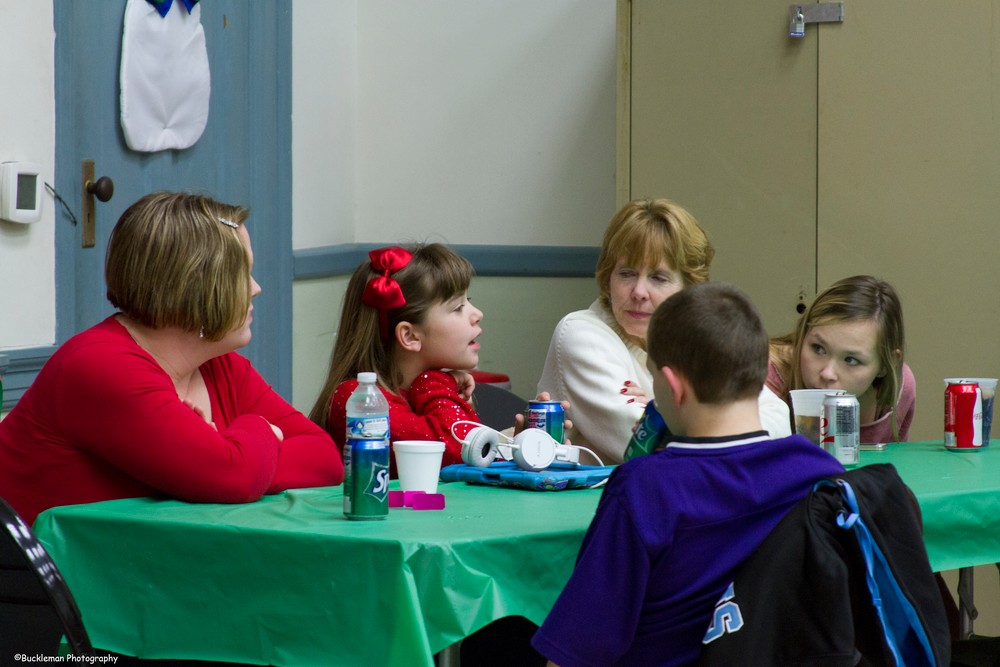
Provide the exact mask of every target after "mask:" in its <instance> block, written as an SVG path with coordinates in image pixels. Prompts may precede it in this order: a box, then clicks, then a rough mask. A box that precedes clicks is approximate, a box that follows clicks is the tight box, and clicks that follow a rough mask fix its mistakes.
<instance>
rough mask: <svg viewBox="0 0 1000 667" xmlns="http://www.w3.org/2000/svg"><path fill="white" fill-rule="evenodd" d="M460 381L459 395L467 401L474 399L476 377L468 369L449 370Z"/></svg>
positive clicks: (456, 380)
mask: <svg viewBox="0 0 1000 667" xmlns="http://www.w3.org/2000/svg"><path fill="white" fill-rule="evenodd" d="M448 373H449V374H450V375H451V376H452V377H453V378H455V382H457V383H458V395H459V396H461V397H462V398H464V399H465V400H466V401H471V400H472V392H473V391H475V389H476V379H475V378H474V377H472V373H470V372H468V371H448Z"/></svg>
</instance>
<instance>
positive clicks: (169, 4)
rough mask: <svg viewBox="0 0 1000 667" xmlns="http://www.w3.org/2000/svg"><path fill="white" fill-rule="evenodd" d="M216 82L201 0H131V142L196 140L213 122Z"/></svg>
mask: <svg viewBox="0 0 1000 667" xmlns="http://www.w3.org/2000/svg"><path fill="white" fill-rule="evenodd" d="M211 87H212V86H211V75H210V73H209V69H208V51H207V49H206V48H205V30H204V29H203V28H202V26H201V7H200V6H199V5H198V4H197V0H176V1H174V0H162V1H161V2H153V0H127V3H126V5H125V25H124V28H123V30H122V59H121V121H122V130H123V131H124V133H125V143H126V144H127V145H128V147H129V148H131V149H132V150H134V151H145V152H154V151H162V150H168V149H183V148H188V147H190V146H192V145H193V144H194V143H195V142H196V141H198V139H199V138H200V137H201V134H202V132H204V131H205V124H206V123H207V122H208V101H209V97H210V93H211Z"/></svg>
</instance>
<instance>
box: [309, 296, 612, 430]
mask: <svg viewBox="0 0 1000 667" xmlns="http://www.w3.org/2000/svg"><path fill="white" fill-rule="evenodd" d="M346 287H347V278H346V277H338V278H324V279H319V280H302V281H298V282H296V283H295V287H294V289H293V293H294V299H293V313H294V317H295V329H294V334H293V337H294V340H293V348H292V373H293V378H294V381H293V387H292V403H293V404H294V405H295V407H296V408H298V409H299V410H302V411H303V412H308V411H309V410H311V409H312V405H313V402H315V400H316V396H317V394H318V393H319V391H320V389H322V387H323V382H324V380H325V378H326V372H327V370H328V368H329V360H330V352H331V350H332V349H333V343H334V338H335V335H336V331H337V320H338V318H339V314H340V304H341V300H342V298H343V293H344V289H345V288H346ZM596 295H597V290H596V287H595V284H594V280H593V278H501V277H477V278H475V279H474V280H473V281H472V287H471V289H470V290H469V296H470V297H471V298H472V300H473V302H474V303H475V304H476V307H478V308H480V309H482V311H483V313H484V317H483V335H482V337H481V338H480V343H481V344H482V350H481V351H480V354H479V360H480V362H479V367H480V368H482V369H483V370H487V371H495V372H500V373H506V374H507V375H509V376H510V378H511V384H512V388H513V390H514V392H515V393H517V394H519V395H520V396H522V397H524V398H532V397H534V395H535V385H536V383H537V382H538V377H539V375H540V374H541V369H542V364H543V363H544V361H545V353H546V352H547V350H548V347H549V337H550V336H551V335H552V330H553V328H555V325H556V323H557V322H558V321H559V319H560V318H561V317H562V316H563V315H564V314H566V313H568V312H569V311H571V310H579V309H581V308H586V307H587V306H589V305H590V303H591V302H592V301H593V300H594V298H595V297H596Z"/></svg>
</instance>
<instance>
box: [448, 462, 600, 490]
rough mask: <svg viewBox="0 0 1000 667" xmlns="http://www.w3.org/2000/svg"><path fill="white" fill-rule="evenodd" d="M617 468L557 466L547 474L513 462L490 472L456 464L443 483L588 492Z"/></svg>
mask: <svg viewBox="0 0 1000 667" xmlns="http://www.w3.org/2000/svg"><path fill="white" fill-rule="evenodd" d="M614 469H615V467H614V466H577V465H572V464H566V463H554V464H552V465H551V466H549V467H548V468H546V469H545V470H541V471H539V472H531V471H529V470H521V469H520V468H518V467H517V464H516V463H514V462H513V461H503V462H500V463H493V464H491V465H490V467H488V468H478V467H476V466H470V465H466V464H464V463H456V464H454V465H450V466H445V467H444V468H442V469H441V481H442V482H468V483H469V484H485V485H487V486H506V487H511V488H515V489H527V490H529V491H563V490H565V489H588V488H590V487H592V486H594V485H595V484H599V483H600V482H602V481H603V480H605V479H607V478H608V475H610V474H611V471H612V470H614Z"/></svg>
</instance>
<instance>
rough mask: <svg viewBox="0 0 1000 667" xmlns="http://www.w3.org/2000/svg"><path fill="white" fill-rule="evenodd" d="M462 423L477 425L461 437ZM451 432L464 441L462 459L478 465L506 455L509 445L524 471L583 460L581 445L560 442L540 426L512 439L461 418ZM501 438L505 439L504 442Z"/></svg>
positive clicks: (469, 463) (482, 465) (453, 425)
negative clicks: (505, 450) (581, 457)
mask: <svg viewBox="0 0 1000 667" xmlns="http://www.w3.org/2000/svg"><path fill="white" fill-rule="evenodd" d="M458 424H474V425H475V428H473V429H472V430H470V431H469V432H468V433H467V434H466V436H465V438H459V437H458V436H457V435H455V426H457V425H458ZM451 434H452V435H453V436H454V437H455V439H456V440H458V441H459V442H461V443H462V461H464V462H465V463H466V464H468V465H470V466H476V467H477V468H485V467H487V466H489V465H490V464H491V463H493V461H494V460H496V459H497V457H498V456H499V457H500V458H503V455H502V453H501V450H502V449H506V448H510V449H511V456H512V458H513V459H514V462H515V463H516V464H517V466H518V467H519V468H521V469H522V470H530V471H532V472H538V471H540V470H545V469H546V468H548V467H549V466H550V465H552V463H553V462H554V461H560V462H563V463H572V464H579V463H580V448H579V447H576V446H574V445H563V444H560V443H558V442H556V441H555V440H554V439H553V438H552V436H550V435H549V434H548V433H546V432H545V431H543V430H542V429H540V428H526V429H524V430H523V431H521V432H520V433H518V434H517V435H516V436H514V437H513V438H510V437H509V436H506V435H504V434H503V433H500V432H499V431H494V430H493V429H491V428H490V427H488V426H483V425H482V424H477V423H476V422H467V421H457V422H455V423H454V424H452V426H451ZM501 438H503V439H504V440H505V442H504V443H502V444H501V442H500V439H501ZM588 451H589V450H588Z"/></svg>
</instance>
